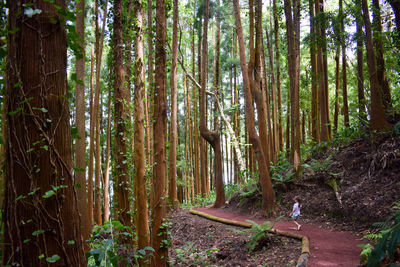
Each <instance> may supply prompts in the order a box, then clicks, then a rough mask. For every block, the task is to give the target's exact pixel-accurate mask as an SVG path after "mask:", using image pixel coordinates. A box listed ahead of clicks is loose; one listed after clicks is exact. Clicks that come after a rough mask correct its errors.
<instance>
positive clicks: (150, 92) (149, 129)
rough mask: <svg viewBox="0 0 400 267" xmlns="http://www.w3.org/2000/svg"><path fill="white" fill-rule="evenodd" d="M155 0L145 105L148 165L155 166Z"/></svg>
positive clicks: (149, 17) (150, 15)
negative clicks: (153, 120) (153, 119)
mask: <svg viewBox="0 0 400 267" xmlns="http://www.w3.org/2000/svg"><path fill="white" fill-rule="evenodd" d="M152 27H153V0H147V49H148V55H147V83H148V86H147V88H146V96H147V97H146V103H145V119H146V128H145V129H146V155H147V164H149V166H153V161H154V159H153V153H152V151H151V150H152V147H153V139H152V136H153V124H152V123H151V121H152V117H153V113H154V110H153V108H152V107H153V104H152V103H153V102H154V85H153V84H154V66H153V31H152Z"/></svg>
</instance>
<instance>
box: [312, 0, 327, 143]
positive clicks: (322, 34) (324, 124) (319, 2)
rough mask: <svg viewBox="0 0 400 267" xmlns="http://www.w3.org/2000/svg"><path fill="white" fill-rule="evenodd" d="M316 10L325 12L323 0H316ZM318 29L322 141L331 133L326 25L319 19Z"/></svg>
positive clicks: (318, 13) (317, 12)
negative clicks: (324, 54)
mask: <svg viewBox="0 0 400 267" xmlns="http://www.w3.org/2000/svg"><path fill="white" fill-rule="evenodd" d="M315 10H316V16H320V14H321V13H322V14H323V12H324V4H323V1H322V0H316V2H315ZM317 24H318V26H317V29H316V33H317V34H318V35H319V38H321V40H320V42H319V43H320V44H319V45H318V54H317V75H318V81H319V84H318V87H319V90H318V100H319V109H320V125H321V126H320V130H321V133H320V138H321V141H329V140H330V134H329V124H330V122H329V109H328V103H327V100H328V96H327V92H328V90H327V88H326V85H327V82H326V81H325V78H326V75H325V72H326V71H327V69H326V68H325V67H326V65H325V63H324V56H323V52H324V51H323V50H324V47H325V44H324V42H326V38H325V26H324V22H323V21H321V19H320V20H319V22H318V23H317Z"/></svg>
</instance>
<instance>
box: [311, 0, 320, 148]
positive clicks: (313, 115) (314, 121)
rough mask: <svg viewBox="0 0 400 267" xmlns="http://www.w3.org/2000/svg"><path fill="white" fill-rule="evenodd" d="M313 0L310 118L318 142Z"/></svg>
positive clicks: (313, 135) (318, 125)
mask: <svg viewBox="0 0 400 267" xmlns="http://www.w3.org/2000/svg"><path fill="white" fill-rule="evenodd" d="M314 1H315V0H309V13H310V35H311V42H310V58H311V59H310V61H311V96H312V99H311V120H312V137H313V139H314V142H317V143H319V142H320V124H319V121H320V117H319V109H318V107H319V98H318V81H317V78H318V75H317V55H316V53H317V48H316V38H315V35H316V29H315V24H316V23H315V19H314V17H315V3H314Z"/></svg>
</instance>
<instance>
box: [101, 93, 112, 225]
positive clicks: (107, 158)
mask: <svg viewBox="0 0 400 267" xmlns="http://www.w3.org/2000/svg"><path fill="white" fill-rule="evenodd" d="M106 138H107V142H106V155H105V161H106V167H105V171H104V185H103V190H104V207H103V208H104V222H108V221H109V220H110V194H109V191H108V187H109V185H110V150H111V87H109V89H108V114H107V134H106Z"/></svg>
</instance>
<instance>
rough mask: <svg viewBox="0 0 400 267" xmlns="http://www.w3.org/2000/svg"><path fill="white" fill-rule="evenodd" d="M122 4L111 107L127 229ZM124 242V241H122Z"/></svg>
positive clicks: (120, 212) (117, 2) (117, 3)
mask: <svg viewBox="0 0 400 267" xmlns="http://www.w3.org/2000/svg"><path fill="white" fill-rule="evenodd" d="M122 35H123V26H122V1H121V0H114V64H115V70H114V71H115V82H114V99H115V100H114V101H115V102H114V107H115V115H114V116H115V122H114V123H115V165H116V166H117V168H116V169H115V175H116V177H117V179H116V180H117V182H116V195H117V203H118V208H117V211H116V214H117V216H116V217H117V218H118V220H119V221H121V223H122V224H123V225H126V226H131V216H130V205H129V195H130V191H131V190H130V187H129V185H130V181H129V173H128V172H129V168H128V160H129V159H128V158H127V153H128V149H129V146H130V142H129V141H128V140H127V139H128V137H127V125H128V123H129V122H130V114H129V108H128V106H129V103H130V99H129V93H128V92H127V91H128V90H127V88H126V87H125V86H124V81H125V71H124V54H123V49H122V48H123V45H124V41H123V37H122ZM124 241H126V242H128V240H124Z"/></svg>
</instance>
